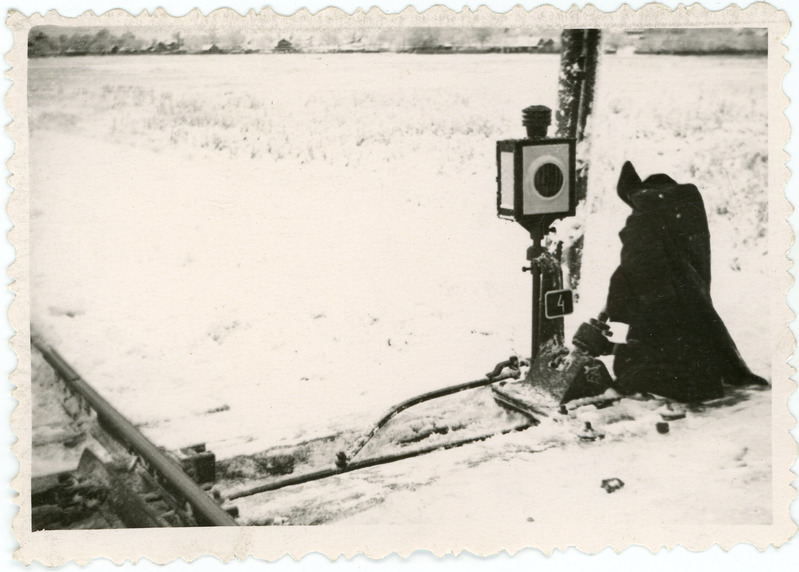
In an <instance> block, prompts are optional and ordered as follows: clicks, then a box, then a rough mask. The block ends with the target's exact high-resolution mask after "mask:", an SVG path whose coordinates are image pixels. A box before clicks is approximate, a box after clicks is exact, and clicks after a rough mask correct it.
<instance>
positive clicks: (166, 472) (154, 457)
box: [31, 339, 237, 526]
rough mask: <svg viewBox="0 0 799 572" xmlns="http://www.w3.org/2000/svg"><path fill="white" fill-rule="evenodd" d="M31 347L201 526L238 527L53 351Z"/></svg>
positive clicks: (47, 347) (42, 345)
mask: <svg viewBox="0 0 799 572" xmlns="http://www.w3.org/2000/svg"><path fill="white" fill-rule="evenodd" d="M31 343H32V344H33V345H34V346H36V348H38V350H39V351H40V352H41V353H42V355H43V356H44V359H45V361H47V363H48V364H50V366H51V367H52V368H53V369H54V370H55V371H56V373H57V374H58V375H59V376H60V377H61V379H63V380H64V383H66V384H67V386H68V387H69V388H70V389H72V390H73V391H74V392H75V393H77V394H78V395H80V396H81V397H82V398H83V399H85V400H86V401H87V402H88V404H89V405H90V406H91V408H92V409H94V411H96V412H97V416H98V418H99V419H100V420H101V421H102V423H103V425H104V427H105V428H106V429H107V430H108V431H109V432H111V433H113V434H114V436H115V437H117V438H118V439H120V440H122V441H123V442H124V443H125V444H126V445H127V446H128V447H129V448H130V449H131V450H132V451H133V452H134V453H135V454H136V455H138V456H140V457H141V458H142V460H143V461H144V462H145V463H146V464H147V465H148V466H149V467H151V468H152V469H153V470H154V471H156V472H157V473H158V474H159V475H160V476H161V477H162V478H163V479H164V481H165V482H166V483H168V484H169V486H170V488H171V489H173V490H174V491H175V492H176V493H177V494H179V495H180V496H182V497H183V499H185V500H186V502H188V503H189V504H190V505H191V507H192V511H193V515H194V518H195V519H196V520H197V522H198V523H199V524H201V525H204V526H237V524H236V521H235V520H233V518H232V517H231V516H230V515H229V514H228V513H227V512H225V511H224V510H223V509H222V508H221V507H220V506H219V505H217V504H216V502H214V501H213V499H211V498H210V497H209V496H208V495H207V494H206V493H205V491H203V490H202V489H201V488H200V487H198V486H197V485H196V484H195V482H194V481H192V480H191V479H190V478H189V477H188V476H187V475H186V473H184V472H183V470H182V469H181V468H180V467H179V466H178V465H177V464H176V463H175V462H174V461H172V460H171V459H169V458H168V457H167V456H166V455H164V454H163V453H162V452H161V451H159V450H158V448H157V447H156V446H155V445H153V443H151V442H150V441H149V440H148V439H147V438H146V437H145V436H144V435H142V434H141V433H140V432H139V431H138V430H137V429H136V428H135V427H134V426H133V424H132V423H131V422H130V421H128V420H127V419H126V418H125V417H124V416H123V415H122V414H121V413H119V412H118V411H117V410H116V409H115V408H114V407H113V406H112V405H111V404H110V403H108V401H106V400H105V398H103V397H102V396H101V395H100V394H99V393H97V391H95V390H94V388H93V387H92V386H91V385H89V384H88V383H87V382H86V381H85V380H84V379H83V378H82V377H81V376H80V375H79V374H78V373H77V372H76V371H75V370H74V369H73V368H72V366H70V365H69V364H68V363H67V362H66V360H65V359H64V358H63V357H62V356H61V355H60V354H59V353H58V352H57V351H56V350H55V349H54V348H53V347H51V346H50V345H48V344H47V343H45V342H43V341H41V340H38V339H32V340H31Z"/></svg>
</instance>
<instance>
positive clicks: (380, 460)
mask: <svg viewBox="0 0 799 572" xmlns="http://www.w3.org/2000/svg"><path fill="white" fill-rule="evenodd" d="M521 413H523V414H524V415H525V416H527V417H528V420H527V421H525V422H523V423H519V424H517V425H515V426H513V427H509V428H507V429H502V430H500V431H494V432H492V433H484V434H482V435H476V436H474V437H466V438H464V439H460V440H457V441H449V442H447V443H438V444H437V445H430V446H428V447H424V448H422V449H416V450H414V451H407V452H402V453H396V454H393V455H383V456H380V457H372V458H369V459H364V460H362V461H355V462H353V463H350V464H348V465H346V466H340V465H335V466H332V467H329V468H327V469H320V470H318V471H314V472H311V473H305V474H304V475H297V476H296V477H288V478H286V479H282V480H279V481H273V482H271V483H264V484H262V485H256V486H254V487H251V488H249V489H245V490H240V491H238V492H234V493H231V494H229V495H227V500H236V499H240V498H243V497H249V496H253V495H257V494H260V493H265V492H269V491H275V490H278V489H282V488H285V487H291V486H295V485H302V484H304V483H308V482H311V481H319V480H322V479H327V478H329V477H335V476H336V475H341V474H344V473H350V472H352V471H357V470H360V469H366V468H369V467H375V466H377V465H385V464H388V463H393V462H395V461H403V460H405V459H411V458H413V457H419V456H421V455H426V454H428V453H432V452H433V451H437V450H439V449H444V450H446V449H454V448H456V447H460V446H462V445H466V444H469V443H474V442H476V441H485V440H486V439H489V438H491V437H494V436H497V435H507V434H508V433H513V432H516V431H524V430H525V429H528V428H530V427H532V426H534V425H536V424H537V423H538V422H537V421H536V420H535V418H533V417H532V416H530V415H529V414H528V413H525V412H521Z"/></svg>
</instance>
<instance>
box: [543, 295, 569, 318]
mask: <svg viewBox="0 0 799 572" xmlns="http://www.w3.org/2000/svg"><path fill="white" fill-rule="evenodd" d="M573 311H574V302H573V301H572V291H571V290H553V291H551V292H547V293H546V294H545V295H544V316H545V317H547V318H549V319H553V318H560V317H561V316H565V315H567V314H571V313H572V312H573Z"/></svg>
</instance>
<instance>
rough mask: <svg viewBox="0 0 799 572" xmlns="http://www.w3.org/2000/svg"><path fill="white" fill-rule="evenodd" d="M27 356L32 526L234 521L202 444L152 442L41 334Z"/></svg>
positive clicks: (211, 457)
mask: <svg viewBox="0 0 799 572" xmlns="http://www.w3.org/2000/svg"><path fill="white" fill-rule="evenodd" d="M31 354H32V360H33V362H34V363H33V364H32V366H33V367H32V369H33V371H37V372H38V373H37V375H35V376H33V377H35V378H36V379H34V380H33V385H34V388H33V390H34V391H33V392H34V427H33V477H32V486H31V493H32V499H31V501H32V506H33V515H32V527H33V529H34V530H42V529H51V530H52V529H72V528H150V527H173V526H180V527H185V526H236V525H237V522H236V518H235V517H236V515H237V513H236V510H235V507H227V508H223V507H222V506H221V504H222V499H221V497H220V496H218V494H217V495H214V492H215V491H214V490H213V488H212V486H213V482H214V477H215V458H214V455H213V453H211V452H209V451H206V450H205V447H204V445H196V446H193V447H187V448H185V449H181V450H178V451H165V450H163V449H161V448H159V447H157V446H156V445H154V444H153V443H152V442H151V441H150V440H149V439H147V437H145V436H144V435H143V434H142V433H141V432H140V431H139V430H138V429H136V427H135V426H134V425H133V424H132V423H131V422H130V421H128V419H126V418H125V417H124V416H123V415H122V414H121V413H120V412H119V411H117V410H116V409H115V408H114V407H113V406H112V405H111V404H110V403H109V402H108V401H107V400H105V399H104V398H103V397H102V396H101V395H100V394H99V393H98V392H97V391H96V390H95V389H94V388H93V387H92V386H91V384H90V383H88V382H87V381H86V380H84V379H83V378H82V377H81V376H80V375H79V374H78V373H77V372H76V371H75V370H74V369H73V368H72V366H70V364H69V363H67V362H66V360H64V358H63V357H62V356H61V355H60V354H59V353H58V351H57V350H56V349H55V348H53V347H52V346H50V345H49V344H48V343H47V342H46V341H44V340H43V339H42V338H41V337H39V336H36V335H32V336H31ZM48 366H49V367H48Z"/></svg>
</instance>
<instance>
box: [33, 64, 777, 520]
mask: <svg viewBox="0 0 799 572" xmlns="http://www.w3.org/2000/svg"><path fill="white" fill-rule="evenodd" d="M557 66H558V58H557V56H529V55H475V56H460V55H459V56H447V57H434V56H430V57H423V56H413V55H407V54H406V55H398V54H378V55H323V56H310V55H306V56H287V57H276V56H260V55H251V56H218V57H217V56H184V57H180V58H170V57H153V56H141V57H139V56H135V57H134V56H132V57H126V58H66V59H60V58H53V59H42V60H32V61H31V66H30V70H29V73H30V82H29V102H30V114H31V117H30V124H31V143H32V144H31V167H30V168H31V188H32V193H31V252H32V261H31V262H32V263H31V280H32V293H31V303H32V306H31V320H32V323H33V325H34V327H35V328H36V329H37V330H38V331H39V332H41V333H42V334H44V335H45V336H46V337H47V338H48V339H49V341H50V342H51V343H53V344H54V345H55V346H56V347H58V348H59V349H60V350H61V351H62V353H63V354H64V355H65V356H66V358H67V359H68V360H69V361H70V362H72V363H73V364H74V365H75V366H76V369H78V371H79V372H81V373H82V374H83V376H84V377H85V378H86V379H87V380H89V381H90V382H91V383H93V384H95V386H96V387H97V388H98V389H99V390H100V391H101V392H102V393H103V394H104V395H105V396H106V397H107V398H108V399H109V400H110V401H111V402H112V403H113V404H115V405H117V406H118V407H119V408H120V409H121V410H122V411H124V412H125V414H126V415H128V416H129V417H130V418H131V419H132V420H133V421H134V422H135V423H137V424H139V425H141V427H142V429H143V430H144V431H145V433H146V434H147V435H149V436H150V437H151V438H152V439H153V440H154V441H155V442H157V443H158V444H160V445H164V446H168V447H177V446H180V445H187V444H193V443H196V442H200V441H207V442H208V444H209V447H210V448H211V449H213V450H214V451H216V452H217V454H218V456H219V457H220V458H224V457H229V456H232V455H235V454H240V453H246V452H248V451H249V452H252V451H258V450H261V449H264V448H266V447H267V446H271V445H274V444H278V443H280V442H291V441H292V440H296V439H299V438H308V437H311V436H314V435H320V434H325V433H328V432H333V431H336V430H340V429H358V428H361V429H366V428H368V425H369V423H370V422H372V421H373V420H375V419H376V418H377V417H378V416H379V415H380V414H381V413H382V412H383V411H384V410H385V409H386V408H387V407H388V406H390V405H391V404H393V403H395V402H397V401H400V400H402V399H404V398H406V397H409V396H411V395H414V394H416V393H419V392H421V391H426V390H430V389H434V388H437V387H441V386H443V385H448V384H451V383H459V382H463V381H468V380H471V379H476V378H479V377H481V376H482V375H483V374H484V373H485V372H487V371H489V370H491V369H492V368H493V366H494V364H495V363H496V362H498V361H501V360H503V359H506V358H507V356H508V355H510V354H514V353H515V354H519V355H522V356H525V355H528V353H529V327H530V326H529V312H530V284H529V276H528V275H527V274H523V273H522V272H520V271H519V269H520V267H521V266H522V265H523V264H524V263H525V262H526V261H525V259H524V255H525V250H526V248H527V246H528V238H527V236H526V234H525V233H524V231H523V230H522V229H521V228H520V227H517V226H516V225H514V224H511V223H507V222H503V221H499V220H497V219H496V217H495V185H496V184H495V181H494V178H495V176H496V173H495V171H496V167H495V164H494V161H495V157H494V144H495V141H496V140H498V139H504V138H512V137H519V136H521V135H522V134H523V130H522V127H521V125H520V111H521V109H522V108H523V107H525V106H527V105H529V104H532V103H540V104H547V105H550V106H553V107H554V103H555V95H556V93H555V90H556V78H557ZM673 66H679V67H680V68H681V73H680V78H681V82H680V83H679V84H675V83H672V82H670V81H669V78H672V77H674V75H673V74H663V73H661V72H662V70H663V69H664V67H669V68H671V67H673ZM454 68H457V69H458V73H457V74H451V73H448V72H450V71H451V70H452V69H454ZM445 72H447V73H445ZM600 78H602V79H601V82H600V85H599V87H598V101H597V105H596V110H595V115H594V119H593V123H592V125H591V129H592V132H593V135H594V140H593V141H594V143H593V146H592V149H591V155H590V157H591V161H592V163H591V168H592V171H591V190H590V192H591V194H592V196H591V199H590V201H589V203H588V204H587V205H584V206H583V207H581V209H580V212H578V216H577V217H575V219H573V220H569V221H563V222H562V223H560V224H559V230H558V232H559V236H560V237H561V238H564V239H566V240H568V235H569V233H570V232H572V229H573V228H574V226H575V225H584V227H585V231H586V246H585V254H584V264H585V266H584V279H583V282H582V287H581V290H580V292H579V294H580V303H579V304H578V306H577V309H576V312H575V314H574V315H573V316H572V317H570V318H569V320H568V321H567V329H568V330H570V331H571V330H573V328H575V327H576V326H577V325H578V324H579V323H580V322H581V321H583V320H585V319H586V318H588V317H589V316H593V315H596V313H597V312H598V311H599V310H600V309H601V308H602V306H603V304H604V296H605V293H606V288H607V280H608V278H609V276H610V273H611V272H612V270H613V268H614V267H615V265H616V264H617V261H618V251H619V241H618V237H617V233H618V231H619V230H620V229H621V227H622V225H623V224H624V218H625V217H626V215H627V208H626V207H625V206H624V205H623V204H622V203H621V202H620V201H619V200H618V199H617V198H616V196H615V183H616V178H617V176H618V170H619V168H620V167H621V165H622V163H623V162H624V161H625V160H632V161H633V162H634V163H635V165H636V167H637V168H638V170H639V172H640V173H641V174H642V175H643V176H646V175H648V174H651V173H654V172H667V173H669V174H670V175H672V176H673V177H674V178H675V179H677V180H678V181H680V182H688V181H691V182H695V183H696V184H697V185H698V186H699V187H700V190H702V192H703V195H704V198H705V202H706V206H707V210H708V214H709V219H710V225H711V233H712V246H713V272H714V278H713V279H714V284H713V295H714V299H715V302H716V306H717V309H718V310H719V313H720V314H721V316H722V317H723V318H724V319H725V321H726V322H727V324H728V326H729V329H730V331H731V333H732V335H733V338H734V339H735V340H736V342H737V343H738V345H739V348H740V350H741V352H742V354H743V356H744V358H745V359H746V360H747V361H748V362H749V364H750V365H751V366H752V368H753V369H754V370H755V371H756V372H757V373H759V374H760V375H763V376H765V377H770V375H769V371H770V364H769V357H768V356H770V355H771V351H770V348H769V347H768V345H769V338H768V336H767V335H764V332H766V327H767V325H768V323H769V320H768V310H767V307H766V297H764V296H762V295H759V293H760V292H763V291H766V290H767V289H768V287H769V284H770V279H769V276H768V274H767V270H766V259H765V256H764V255H765V254H766V238H767V237H766V224H767V221H766V220H765V204H766V203H765V202H766V180H767V179H766V167H767V164H766V160H767V151H766V149H767V138H766V106H765V105H764V102H765V101H766V60H765V59H761V58H751V59H748V58H726V57H724V58H717V57H704V58H691V57H684V58H673V57H666V56H654V57H644V56H632V57H625V56H614V57H607V58H606V59H605V62H604V64H603V67H602V69H601V70H600ZM759 395H760V397H758V399H759V400H760V401H757V403H756V404H755V405H753V406H752V410H753V411H754V410H756V411H757V415H756V416H755V417H754V418H752V421H753V422H754V421H755V419H757V420H758V423H760V424H762V427H763V428H768V427H769V426H770V424H769V422H768V419H769V413H768V407H766V405H765V403H766V401H767V400H768V395H770V394H769V393H765V394H759ZM723 411H725V412H724V413H720V414H719V415H718V416H717V417H716V416H711V417H709V418H707V422H706V423H702V422H700V421H697V424H698V426H701V430H700V429H697V430H696V432H695V433H694V432H691V431H688V430H684V432H683V433H681V434H680V435H677V434H673V435H670V436H667V437H665V438H661V437H660V436H657V439H660V442H662V443H672V442H674V443H685V444H686V445H690V446H691V447H694V448H696V449H697V450H703V448H702V447H701V446H700V445H701V443H703V442H704V440H705V439H706V437H705V435H706V434H707V432H712V433H713V435H718V436H719V439H720V438H721V437H720V435H721V434H722V433H721V432H720V431H721V429H720V424H722V423H724V422H723V420H724V419H725V418H726V416H727V415H732V412H730V411H726V410H723ZM735 415H736V416H737V417H741V416H742V417H745V418H746V420H748V419H749V418H750V417H751V416H752V415H754V414H753V413H751V412H748V410H746V408H744V410H742V411H740V412H735ZM688 426H689V425H688V424H686V427H688ZM527 435H529V432H528V433H524V434H520V435H518V436H514V438H513V439H514V440H516V441H517V442H518V443H524V439H526V438H527ZM653 439H655V437H653ZM648 443H649V442H648V441H647V440H641V441H640V445H641V446H647V444H648ZM739 444H740V443H737V442H736V443H734V444H733V441H732V440H731V441H730V445H729V446H730V447H737V446H738V445H739ZM488 446H489V445H487V444H486V445H485V447H488ZM519 446H521V445H519ZM603 447H605V449H603V451H605V453H603V454H606V455H608V462H610V459H614V458H615V459H616V461H618V460H619V459H618V458H617V456H618V457H624V456H625V455H626V453H624V452H623V450H622V445H620V444H619V445H617V446H616V447H618V450H616V449H614V448H613V447H614V446H613V445H610V444H606V445H603ZM480 450H481V449H475V450H474V451H473V452H472V453H467V452H465V450H463V451H461V452H459V453H457V455H460V456H461V457H457V456H456V457H453V458H452V461H449V462H453V463H454V462H456V459H457V458H461V459H463V458H465V457H463V456H464V455H478V456H479V451H480ZM676 450H677V449H675V451H676ZM759 450H762V447H760V448H759ZM502 451H505V448H504V447H503V448H500V453H497V454H498V455H500V456H502V455H505V456H506V457H507V456H508V455H510V453H507V455H506V453H502ZM629 454H633V455H638V454H639V453H629ZM658 454H659V455H660V456H663V455H668V454H669V453H667V452H665V451H664V452H662V453H658ZM686 454H687V455H689V456H690V458H688V459H687V461H690V462H695V461H698V460H699V458H700V457H701V455H699V453H697V452H692V453H686ZM725 454H726V453H725ZM561 455H566V456H568V453H566V452H563V453H559V452H555V451H551V452H547V453H544V454H542V455H541V456H539V457H538V458H537V461H536V463H539V462H540V463H544V464H543V465H540V466H539V465H538V464H536V463H532V464H531V465H533V464H535V466H536V467H539V468H538V469H536V470H542V471H546V469H545V468H544V467H545V466H546V463H550V462H551V463H555V465H557V466H561V465H559V464H558V463H561V461H560V460H559V459H563V461H562V463H564V465H563V467H564V468H565V463H566V461H565V459H566V457H561ZM438 458H441V457H440V456H439V457H438ZM470 458H471V457H470ZM545 459H549V461H545ZM595 461H596V462H597V463H598V462H599V459H595ZM719 462H721V461H719ZM764 462H765V461H764ZM419 463H420V464H422V465H424V462H423V461H421V460H420V461H419ZM555 465H553V467H554V466H555ZM486 466H487V467H494V469H491V470H493V471H495V472H499V473H501V472H502V470H501V466H504V465H502V464H501V463H500V464H492V463H487V464H486ZM601 466H602V465H600V468H601ZM641 467H643V465H642V464H641ZM398 470H399V469H398ZM425 470H430V471H435V467H433V466H432V465H430V467H428V469H425ZM486 470H488V469H486ZM525 470H526V469H525ZM553 470H556V469H553ZM640 470H642V471H643V470H644V469H643V468H641V469H640ZM647 470H648V469H647ZM599 472H602V473H603V474H604V473H605V472H609V471H598V472H597V473H596V475H598V474H599ZM615 472H617V471H615ZM431 474H432V473H431ZM513 474H514V473H513V472H512V471H511V472H510V473H509V475H511V476H509V477H508V478H512V475H513ZM722 474H723V475H726V476H720V477H719V478H727V477H728V476H729V475H727V473H723V472H722ZM492 475H493V473H492ZM592 475H593V476H596V475H594V474H593V473H592ZM619 476H620V477H621V478H622V479H624V477H623V475H619ZM353 478H354V477H353ZM431 478H432V477H431ZM459 478H461V477H459ZM462 478H463V479H464V482H467V481H468V480H469V477H468V476H465V475H464V476H463V477H462ZM525 478H526V477H525ZM585 478H588V476H585ZM592 478H593V477H592ZM441 486H444V485H443V481H442V485H441ZM558 486H560V484H559V485H558ZM564 486H565V485H564ZM708 486H711V484H709V485H708ZM766 489H767V488H763V489H762V490H761V491H760V492H759V493H758V494H759V495H765V494H767V492H766ZM564 490H565V489H564ZM630 490H631V489H629V488H628V489H627V491H628V492H625V493H623V494H631V493H630V492H629V491H630ZM652 490H653V491H655V490H658V491H661V492H660V493H657V494H664V493H663V492H662V490H661V489H660V488H658V487H653V489H652ZM769 490H770V489H769ZM600 492H601V493H602V494H603V495H604V494H605V493H604V491H601V489H600ZM651 494H655V493H654V492H653V493H651ZM768 494H770V493H768ZM602 498H604V497H602ZM608 498H615V496H610V497H608ZM758 498H760V497H758ZM761 500H762V499H761ZM387 502H388V501H387ZM766 504H767V503H766ZM420 506H421V505H420ZM675 510H676V509H675ZM699 512H701V511H698V512H697V514H699ZM723 514H726V513H723V511H722V512H718V511H717V512H715V513H713V515H712V516H711V517H712V518H717V517H718V518H721V517H722V515H723ZM736 514H737V513H736ZM741 514H742V515H748V516H747V518H748V517H749V516H752V517H754V516H756V515H754V513H752V512H751V511H749V512H747V511H746V510H743V509H742V511H741ZM405 516H407V515H405ZM688 516H691V515H688ZM688 516H687V517H688ZM711 517H708V518H711ZM364 518H367V519H368V518H369V517H368V513H365V514H364ZM742 518H743V516H742ZM757 518H760V516H757Z"/></svg>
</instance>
